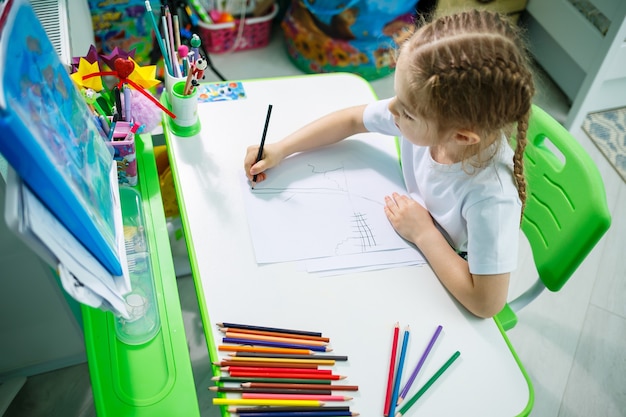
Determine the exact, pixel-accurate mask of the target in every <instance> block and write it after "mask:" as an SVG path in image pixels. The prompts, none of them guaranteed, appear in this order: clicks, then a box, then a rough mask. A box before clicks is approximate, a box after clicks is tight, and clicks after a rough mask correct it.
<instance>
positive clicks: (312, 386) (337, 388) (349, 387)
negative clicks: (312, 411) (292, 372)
mask: <svg viewBox="0 0 626 417" xmlns="http://www.w3.org/2000/svg"><path fill="white" fill-rule="evenodd" d="M241 386H242V387H250V388H303V389H314V390H325V389H329V390H331V391H358V390H359V387H358V386H357V385H338V384H329V385H324V384H285V383H280V382H244V383H243V384H241Z"/></svg>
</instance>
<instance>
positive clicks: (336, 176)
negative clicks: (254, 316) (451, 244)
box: [241, 135, 419, 264]
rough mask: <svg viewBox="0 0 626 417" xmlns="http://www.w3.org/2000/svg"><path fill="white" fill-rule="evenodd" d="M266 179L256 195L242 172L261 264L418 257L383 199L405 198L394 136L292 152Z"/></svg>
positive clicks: (244, 193) (362, 139) (250, 219)
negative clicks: (401, 253)
mask: <svg viewBox="0 0 626 417" xmlns="http://www.w3.org/2000/svg"><path fill="white" fill-rule="evenodd" d="M390 145H391V146H390ZM267 174H268V177H267V179H266V180H265V181H263V182H260V183H258V184H257V185H256V187H255V189H253V190H252V189H251V188H250V184H249V182H248V181H247V180H246V178H245V176H244V175H243V173H242V174H241V178H242V180H241V185H242V192H243V195H244V202H245V206H246V211H247V216H248V222H249V227H250V232H251V235H252V242H253V244H254V250H255V254H256V259H257V262H258V263H273V262H286V261H294V260H302V259H312V258H322V257H337V256H343V255H353V254H369V253H373V252H379V251H385V252H382V255H381V254H379V255H380V256H379V258H378V259H379V261H377V262H376V263H377V264H385V263H392V262H391V261H390V259H391V252H389V253H388V251H392V250H396V249H410V250H411V251H413V252H415V253H417V251H416V250H415V249H414V248H413V247H411V246H410V245H409V244H408V243H407V242H406V241H405V240H404V239H402V238H401V237H400V236H399V235H398V234H397V233H396V231H395V230H394V229H393V227H392V226H391V224H390V223H389V221H388V220H387V217H386V216H385V213H384V210H383V207H384V197H385V196H386V195H390V194H391V193H393V192H394V191H395V192H399V193H406V191H405V187H404V181H403V179H402V173H401V170H400V166H399V163H398V157H397V154H396V153H395V144H393V142H392V139H390V138H388V137H382V136H372V135H361V136H359V137H355V138H351V139H347V140H344V141H342V142H340V143H339V144H337V145H333V146H329V147H325V148H322V149H318V150H315V151H311V152H305V153H301V154H297V155H293V156H292V157H290V158H287V159H286V160H285V161H283V162H282V163H281V164H280V165H279V166H277V167H275V168H274V169H272V170H270V171H268V173H267ZM417 255H419V254H417ZM386 258H387V259H386ZM403 262H404V260H403Z"/></svg>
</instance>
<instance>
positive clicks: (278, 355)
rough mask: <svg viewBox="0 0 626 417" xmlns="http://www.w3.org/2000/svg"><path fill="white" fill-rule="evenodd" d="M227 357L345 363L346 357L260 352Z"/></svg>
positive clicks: (234, 354) (236, 353) (239, 353)
mask: <svg viewBox="0 0 626 417" xmlns="http://www.w3.org/2000/svg"><path fill="white" fill-rule="evenodd" d="M228 356H239V357H242V358H292V359H332V360H335V361H347V360H348V357H347V356H341V355H323V354H319V355H310V354H307V355H300V354H296V353H294V354H289V353H260V352H234V353H229V354H228Z"/></svg>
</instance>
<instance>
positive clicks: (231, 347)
mask: <svg viewBox="0 0 626 417" xmlns="http://www.w3.org/2000/svg"><path fill="white" fill-rule="evenodd" d="M217 350H219V351H221V352H258V353H285V354H287V355H288V354H294V355H314V354H315V352H314V351H312V350H310V349H305V348H302V349H292V348H279V347H263V346H234V345H220V346H218V347H217Z"/></svg>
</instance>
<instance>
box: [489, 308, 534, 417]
mask: <svg viewBox="0 0 626 417" xmlns="http://www.w3.org/2000/svg"><path fill="white" fill-rule="evenodd" d="M493 321H494V322H495V323H496V326H498V330H499V331H500V334H502V337H503V338H504V342H505V343H506V345H507V346H508V347H509V350H510V351H511V354H512V355H513V358H514V359H515V362H516V363H517V366H518V367H519V369H520V371H521V372H522V375H523V376H524V379H525V380H526V384H527V386H528V403H526V407H525V408H524V409H523V410H522V411H521V412H520V413H519V414H518V415H517V416H516V417H526V416H528V415H530V412H531V411H532V409H533V406H534V405H535V389H534V387H533V383H532V380H531V379H530V376H529V375H528V372H526V369H525V368H524V365H523V364H522V361H521V360H520V358H519V356H518V355H517V352H516V351H515V349H514V348H513V345H512V344H511V341H510V340H509V338H508V336H507V334H506V330H504V327H502V323H500V320H499V319H498V317H497V316H494V317H493Z"/></svg>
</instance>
